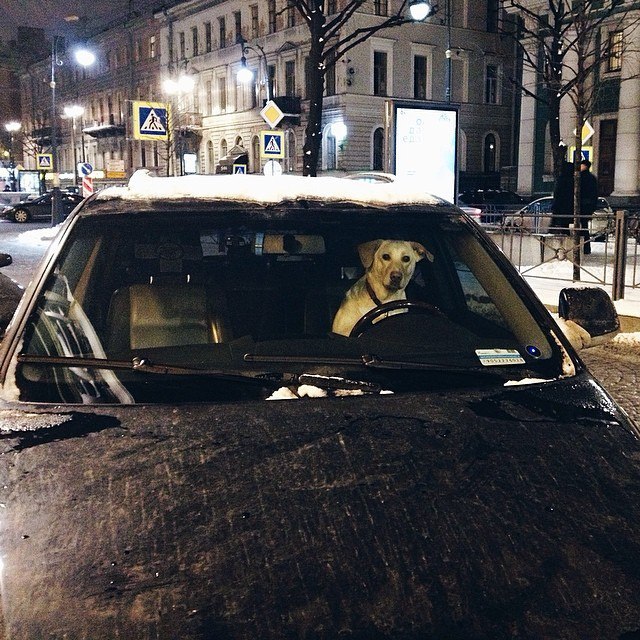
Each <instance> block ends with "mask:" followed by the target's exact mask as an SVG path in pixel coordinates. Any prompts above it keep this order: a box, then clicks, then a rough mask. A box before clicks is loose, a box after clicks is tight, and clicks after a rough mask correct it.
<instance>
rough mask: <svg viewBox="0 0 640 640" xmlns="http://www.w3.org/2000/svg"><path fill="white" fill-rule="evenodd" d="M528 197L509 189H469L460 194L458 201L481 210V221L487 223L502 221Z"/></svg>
mask: <svg viewBox="0 0 640 640" xmlns="http://www.w3.org/2000/svg"><path fill="white" fill-rule="evenodd" d="M525 202H526V199H525V198H524V197H522V196H521V195H519V194H517V193H515V192H514V191H509V190H507V189H469V190H467V191H463V192H462V193H460V194H458V203H459V204H464V205H465V206H473V207H477V208H479V209H480V210H481V212H482V213H481V216H480V221H481V222H483V223H485V224H496V223H500V221H501V220H502V218H503V217H504V216H505V215H506V214H507V213H509V212H511V211H516V210H517V209H519V208H520V207H521V206H522V205H523V204H524V203H525Z"/></svg>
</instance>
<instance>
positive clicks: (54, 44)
mask: <svg viewBox="0 0 640 640" xmlns="http://www.w3.org/2000/svg"><path fill="white" fill-rule="evenodd" d="M59 40H60V36H53V38H52V40H51V82H50V83H49V86H50V87H51V171H52V173H53V189H52V190H51V224H52V225H53V226H55V225H57V224H59V223H60V222H62V220H63V218H64V211H63V209H62V198H61V195H60V173H59V172H58V127H57V117H58V114H57V110H58V105H57V102H56V69H57V68H58V67H60V66H62V65H63V64H64V61H63V60H61V59H60V58H59V57H58V42H59ZM75 59H76V62H77V63H78V64H79V65H80V66H83V67H86V66H88V65H90V64H93V62H94V61H95V55H94V54H93V53H91V52H90V51H88V50H86V49H76V51H75Z"/></svg>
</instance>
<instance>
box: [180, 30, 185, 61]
mask: <svg viewBox="0 0 640 640" xmlns="http://www.w3.org/2000/svg"><path fill="white" fill-rule="evenodd" d="M178 41H179V43H180V60H184V59H185V58H186V57H187V45H186V42H185V38H184V31H181V32H180V33H179V34H178Z"/></svg>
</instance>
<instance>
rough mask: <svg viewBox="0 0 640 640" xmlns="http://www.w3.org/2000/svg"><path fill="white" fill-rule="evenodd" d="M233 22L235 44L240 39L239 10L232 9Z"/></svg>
mask: <svg viewBox="0 0 640 640" xmlns="http://www.w3.org/2000/svg"><path fill="white" fill-rule="evenodd" d="M233 22H234V24H235V28H236V44H238V42H240V41H241V40H242V13H241V12H240V11H234V13H233Z"/></svg>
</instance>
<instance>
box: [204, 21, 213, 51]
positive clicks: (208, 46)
mask: <svg viewBox="0 0 640 640" xmlns="http://www.w3.org/2000/svg"><path fill="white" fill-rule="evenodd" d="M212 49H213V43H212V38H211V23H210V22H205V23H204V50H205V53H210V52H211V50H212Z"/></svg>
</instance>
